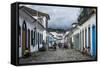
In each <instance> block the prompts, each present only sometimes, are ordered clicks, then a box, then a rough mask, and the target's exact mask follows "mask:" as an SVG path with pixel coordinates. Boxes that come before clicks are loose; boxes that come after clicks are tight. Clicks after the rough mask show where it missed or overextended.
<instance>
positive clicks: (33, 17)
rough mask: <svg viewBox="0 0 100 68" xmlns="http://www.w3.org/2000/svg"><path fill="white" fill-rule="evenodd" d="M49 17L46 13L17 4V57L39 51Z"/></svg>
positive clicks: (44, 38)
mask: <svg viewBox="0 0 100 68" xmlns="http://www.w3.org/2000/svg"><path fill="white" fill-rule="evenodd" d="M49 19H50V17H49V15H48V14H46V13H42V12H40V11H36V10H34V9H31V8H28V7H25V6H19V57H24V56H25V54H26V53H30V54H31V53H33V52H36V51H39V49H40V48H42V47H43V44H42V42H43V40H44V41H46V28H47V21H48V20H49Z"/></svg>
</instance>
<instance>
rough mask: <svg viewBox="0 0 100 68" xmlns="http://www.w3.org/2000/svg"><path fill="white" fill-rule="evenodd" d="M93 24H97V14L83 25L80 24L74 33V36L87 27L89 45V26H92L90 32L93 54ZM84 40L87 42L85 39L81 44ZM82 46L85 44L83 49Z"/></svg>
mask: <svg viewBox="0 0 100 68" xmlns="http://www.w3.org/2000/svg"><path fill="white" fill-rule="evenodd" d="M93 25H96V14H93V15H92V16H91V17H90V18H89V19H88V20H87V21H86V22H85V23H84V24H83V25H81V26H78V28H77V29H76V30H75V31H74V32H73V34H72V38H73V36H74V35H76V34H78V33H80V31H81V32H82V30H85V28H86V29H87V46H88V27H90V32H91V33H90V34H91V54H92V26H93ZM81 37H82V36H81ZM84 39H85V32H84ZM73 41H74V40H73ZM82 42H84V43H85V41H81V45H82ZM84 46H85V44H84ZM82 47H83V46H81V49H82Z"/></svg>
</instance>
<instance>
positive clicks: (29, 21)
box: [19, 10, 46, 57]
mask: <svg viewBox="0 0 100 68" xmlns="http://www.w3.org/2000/svg"><path fill="white" fill-rule="evenodd" d="M42 18H43V21H42V24H43V26H41V25H40V24H39V23H38V22H37V21H35V18H34V17H33V18H32V17H30V16H29V15H28V14H26V13H25V12H23V11H22V10H19V26H20V28H21V29H20V30H21V34H20V36H19V39H20V41H19V42H20V43H19V44H20V47H19V57H22V32H23V30H22V26H23V22H24V21H25V22H26V26H27V30H28V29H29V30H30V52H31V53H32V52H35V51H38V44H35V45H34V46H33V45H32V44H31V43H32V41H31V31H33V33H34V31H36V32H37V33H38V34H41V35H43V38H42V40H41V41H40V42H42V41H43V40H46V31H45V27H46V17H42ZM35 28H36V29H35ZM27 35H28V31H27ZM36 36H37V35H36ZM27 37H28V36H27ZM39 37H40V36H39ZM36 38H37V37H36ZM39 40H40V38H39ZM39 40H36V39H35V43H36V42H37V41H39ZM27 46H28V41H27ZM42 46H43V45H42V43H39V48H41V47H42Z"/></svg>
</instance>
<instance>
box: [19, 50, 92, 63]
mask: <svg viewBox="0 0 100 68" xmlns="http://www.w3.org/2000/svg"><path fill="white" fill-rule="evenodd" d="M33 55H34V54H33ZM80 60H93V59H92V58H91V57H90V56H86V55H83V54H82V53H81V52H79V51H76V50H74V49H59V48H57V50H56V51H54V50H48V51H44V52H38V53H36V55H35V56H31V57H29V58H26V59H19V63H20V64H23V63H40V62H57V61H80Z"/></svg>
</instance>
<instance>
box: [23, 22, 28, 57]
mask: <svg viewBox="0 0 100 68" xmlns="http://www.w3.org/2000/svg"><path fill="white" fill-rule="evenodd" d="M25 50H27V25H26V22H25V21H23V24H22V57H25Z"/></svg>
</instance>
